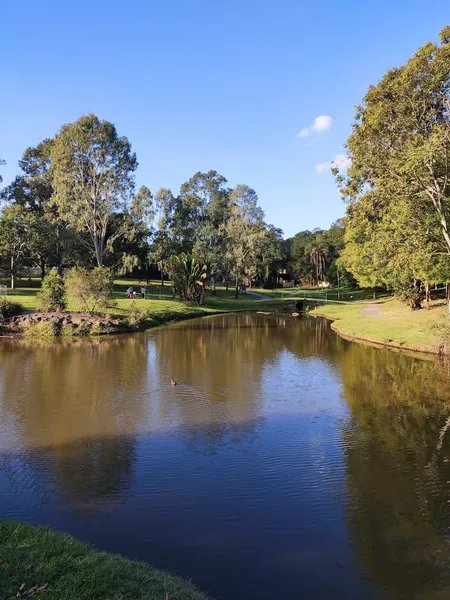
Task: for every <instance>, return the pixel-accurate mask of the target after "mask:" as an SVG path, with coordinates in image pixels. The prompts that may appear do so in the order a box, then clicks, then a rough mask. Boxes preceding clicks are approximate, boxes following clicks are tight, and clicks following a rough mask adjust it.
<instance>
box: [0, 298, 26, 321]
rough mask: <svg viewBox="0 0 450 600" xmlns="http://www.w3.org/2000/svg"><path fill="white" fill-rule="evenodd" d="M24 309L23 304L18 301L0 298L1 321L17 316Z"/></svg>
mask: <svg viewBox="0 0 450 600" xmlns="http://www.w3.org/2000/svg"><path fill="white" fill-rule="evenodd" d="M22 310H23V307H22V305H21V304H19V303H17V302H11V300H5V299H3V300H0V322H3V321H6V319H10V318H11V317H15V316H16V315H18V314H20V313H21V312H22Z"/></svg>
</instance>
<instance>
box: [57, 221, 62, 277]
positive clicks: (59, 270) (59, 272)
mask: <svg viewBox="0 0 450 600" xmlns="http://www.w3.org/2000/svg"><path fill="white" fill-rule="evenodd" d="M56 272H57V273H58V275H62V258H61V230H60V228H59V226H58V225H57V226H56Z"/></svg>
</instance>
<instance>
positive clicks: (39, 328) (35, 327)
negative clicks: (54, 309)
mask: <svg viewBox="0 0 450 600" xmlns="http://www.w3.org/2000/svg"><path fill="white" fill-rule="evenodd" d="M60 333H61V328H60V327H59V325H58V323H56V322H55V321H40V322H39V323H33V324H32V325H29V326H28V327H26V328H25V329H24V331H23V336H24V337H25V338H43V339H50V338H54V337H57V336H59V335H60Z"/></svg>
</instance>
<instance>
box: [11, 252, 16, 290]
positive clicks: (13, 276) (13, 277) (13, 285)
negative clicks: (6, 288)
mask: <svg viewBox="0 0 450 600" xmlns="http://www.w3.org/2000/svg"><path fill="white" fill-rule="evenodd" d="M11 289H12V290H15V289H16V262H15V260H14V256H13V255H12V254H11Z"/></svg>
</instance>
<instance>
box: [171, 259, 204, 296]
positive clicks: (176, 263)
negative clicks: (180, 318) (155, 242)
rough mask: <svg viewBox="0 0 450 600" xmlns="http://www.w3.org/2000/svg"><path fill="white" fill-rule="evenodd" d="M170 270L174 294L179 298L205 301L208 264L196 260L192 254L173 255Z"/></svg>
mask: <svg viewBox="0 0 450 600" xmlns="http://www.w3.org/2000/svg"><path fill="white" fill-rule="evenodd" d="M170 270H171V273H172V278H173V294H174V297H175V298H177V299H178V300H182V301H184V302H194V303H195V304H204V303H205V282H206V276H207V268H206V265H202V264H201V263H200V262H198V261H196V260H195V259H194V258H193V257H192V256H191V255H190V254H184V253H182V254H180V255H179V256H172V258H171V259H170Z"/></svg>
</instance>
